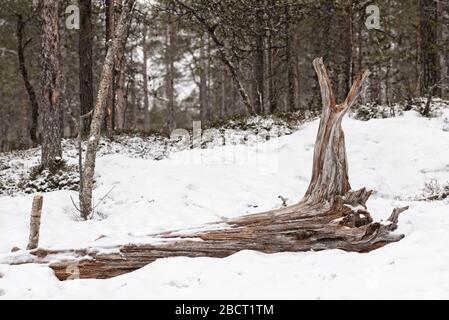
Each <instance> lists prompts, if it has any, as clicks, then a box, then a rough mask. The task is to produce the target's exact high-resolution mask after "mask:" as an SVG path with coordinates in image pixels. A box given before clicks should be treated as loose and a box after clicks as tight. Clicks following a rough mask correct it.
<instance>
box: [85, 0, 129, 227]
mask: <svg viewBox="0 0 449 320" xmlns="http://www.w3.org/2000/svg"><path fill="white" fill-rule="evenodd" d="M133 7H134V0H124V2H123V8H122V13H121V15H120V19H119V22H118V24H117V28H116V30H115V34H114V37H113V40H112V43H111V45H110V46H109V48H108V52H107V54H106V58H105V61H104V64H103V70H102V72H101V78H100V85H99V89H98V96H97V101H96V103H95V108H94V112H93V116H92V123H91V126H90V138H89V140H88V142H87V151H86V159H85V162H84V169H83V177H82V186H81V188H80V189H81V190H82V192H80V194H79V196H80V199H79V200H80V211H81V216H82V218H84V219H87V218H88V217H89V216H90V215H91V214H92V210H93V206H92V189H93V178H94V173H95V160H96V155H97V146H98V142H99V140H100V135H101V127H102V123H103V119H104V113H105V109H106V107H107V102H108V101H107V97H108V93H109V89H110V87H111V82H112V74H113V67H114V57H115V54H116V52H117V50H119V47H120V46H122V45H123V42H124V41H125V39H126V34H127V32H128V28H129V24H130V20H131V13H132V9H133Z"/></svg>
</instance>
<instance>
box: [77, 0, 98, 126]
mask: <svg viewBox="0 0 449 320" xmlns="http://www.w3.org/2000/svg"><path fill="white" fill-rule="evenodd" d="M79 4H80V29H79V45H78V49H79V90H80V114H81V115H87V114H88V113H89V112H91V111H92V109H93V107H94V96H93V95H94V92H93V71H92V67H93V61H92V46H93V44H92V43H93V38H92V37H93V35H92V21H91V19H92V0H80V2H79ZM90 119H91V118H90V117H82V122H83V123H80V129H81V132H82V133H83V135H84V134H87V133H88V131H89V127H90Z"/></svg>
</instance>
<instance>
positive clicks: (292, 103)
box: [284, 3, 297, 111]
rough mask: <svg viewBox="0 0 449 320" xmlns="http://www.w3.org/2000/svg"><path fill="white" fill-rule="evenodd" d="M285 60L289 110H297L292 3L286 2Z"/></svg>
mask: <svg viewBox="0 0 449 320" xmlns="http://www.w3.org/2000/svg"><path fill="white" fill-rule="evenodd" d="M284 10H285V22H284V32H285V61H286V63H287V108H286V109H287V110H290V111H294V110H296V108H297V107H296V88H295V68H294V64H295V62H294V59H293V54H292V43H291V42H292V35H291V30H290V19H291V17H290V5H289V3H287V4H285V8H284Z"/></svg>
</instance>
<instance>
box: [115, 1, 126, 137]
mask: <svg viewBox="0 0 449 320" xmlns="http://www.w3.org/2000/svg"><path fill="white" fill-rule="evenodd" d="M115 5H116V7H117V8H120V7H121V6H122V0H115ZM116 21H117V19H115V22H116ZM127 36H128V35H126V37H127ZM125 44H126V40H125V41H124V42H123V46H122V47H120V48H119V50H118V51H117V53H116V56H115V58H116V60H115V63H114V68H115V72H114V77H115V100H114V101H115V109H114V122H115V128H116V129H119V130H123V129H124V125H125V109H126V108H125V107H126V106H125V104H126V98H125V95H126V88H125V84H126V74H125V68H126V59H125V49H126V48H125Z"/></svg>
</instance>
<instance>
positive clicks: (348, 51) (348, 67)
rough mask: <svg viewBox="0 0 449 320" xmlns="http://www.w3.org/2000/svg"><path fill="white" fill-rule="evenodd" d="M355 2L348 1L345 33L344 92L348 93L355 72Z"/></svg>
mask: <svg viewBox="0 0 449 320" xmlns="http://www.w3.org/2000/svg"><path fill="white" fill-rule="evenodd" d="M352 6H353V0H348V2H347V4H346V28H345V29H346V32H345V39H346V42H345V48H344V51H345V57H344V72H343V75H344V82H343V89H342V92H344V93H346V92H348V91H349V88H351V86H352V77H353V72H354V65H353V59H352V45H353V37H354V26H353V18H354V17H353V8H352Z"/></svg>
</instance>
